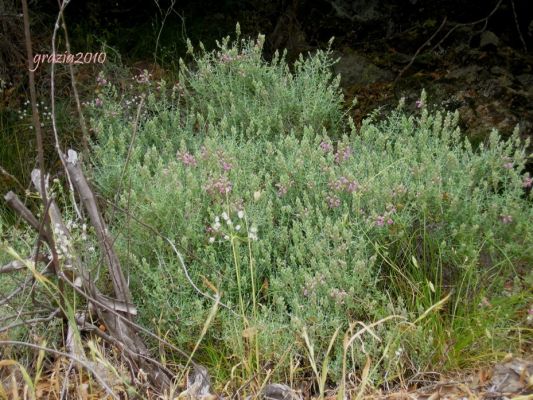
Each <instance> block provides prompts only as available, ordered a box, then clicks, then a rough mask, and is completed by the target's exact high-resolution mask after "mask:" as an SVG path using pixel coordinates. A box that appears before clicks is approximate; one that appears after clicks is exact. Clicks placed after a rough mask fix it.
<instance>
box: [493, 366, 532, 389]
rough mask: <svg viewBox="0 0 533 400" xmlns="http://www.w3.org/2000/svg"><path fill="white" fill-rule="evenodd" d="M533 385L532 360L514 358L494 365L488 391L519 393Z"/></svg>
mask: <svg viewBox="0 0 533 400" xmlns="http://www.w3.org/2000/svg"><path fill="white" fill-rule="evenodd" d="M532 387H533V362H531V361H526V360H522V359H520V358H514V359H511V360H510V361H507V362H504V363H501V364H497V365H496V366H495V367H494V370H493V373H492V379H491V387H490V391H491V392H495V393H513V394H516V393H520V392H522V391H526V390H531V389H532Z"/></svg>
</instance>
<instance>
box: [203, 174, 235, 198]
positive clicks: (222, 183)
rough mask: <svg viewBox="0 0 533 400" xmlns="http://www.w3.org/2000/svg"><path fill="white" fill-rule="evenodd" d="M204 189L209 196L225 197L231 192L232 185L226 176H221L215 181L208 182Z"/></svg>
mask: <svg viewBox="0 0 533 400" xmlns="http://www.w3.org/2000/svg"><path fill="white" fill-rule="evenodd" d="M204 189H205V191H206V192H207V193H208V194H209V195H210V196H215V195H225V194H228V193H229V192H231V190H232V189H233V184H232V183H231V182H230V180H229V179H228V177H227V176H221V177H219V178H217V179H212V180H210V181H209V183H208V184H207V185H206V186H205V187H204Z"/></svg>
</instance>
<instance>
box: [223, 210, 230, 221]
mask: <svg viewBox="0 0 533 400" xmlns="http://www.w3.org/2000/svg"><path fill="white" fill-rule="evenodd" d="M222 219H223V220H224V221H227V220H228V219H229V217H228V213H226V211H224V212H223V213H222Z"/></svg>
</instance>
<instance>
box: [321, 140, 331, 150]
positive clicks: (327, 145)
mask: <svg viewBox="0 0 533 400" xmlns="http://www.w3.org/2000/svg"><path fill="white" fill-rule="evenodd" d="M320 148H321V149H322V151H323V152H324V153H329V152H331V151H333V146H332V145H331V143H328V142H324V141H322V142H320Z"/></svg>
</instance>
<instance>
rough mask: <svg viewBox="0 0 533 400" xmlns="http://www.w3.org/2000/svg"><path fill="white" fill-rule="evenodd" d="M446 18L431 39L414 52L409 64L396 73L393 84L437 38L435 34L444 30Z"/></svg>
mask: <svg viewBox="0 0 533 400" xmlns="http://www.w3.org/2000/svg"><path fill="white" fill-rule="evenodd" d="M446 20H447V17H444V19H443V20H442V23H441V24H440V26H439V28H438V29H437V30H436V31H435V32H434V33H433V35H431V37H430V38H429V39H428V40H426V41H425V42H424V43H423V44H422V46H420V47H419V48H418V49H417V50H416V52H415V55H414V56H413V57H412V58H411V61H409V64H407V65H406V66H405V67H403V68H402V70H401V71H400V72H399V73H398V76H396V79H395V80H394V83H396V82H398V80H399V79H400V78H401V77H402V75H403V74H404V73H405V71H407V70H408V69H409V68H411V65H413V63H414V62H415V60H416V58H417V57H418V54H420V52H421V51H422V49H423V48H424V47H426V46H429V45H430V44H431V41H432V40H433V39H434V38H435V36H437V34H438V33H439V32H440V31H441V30H442V28H444V25H446Z"/></svg>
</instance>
